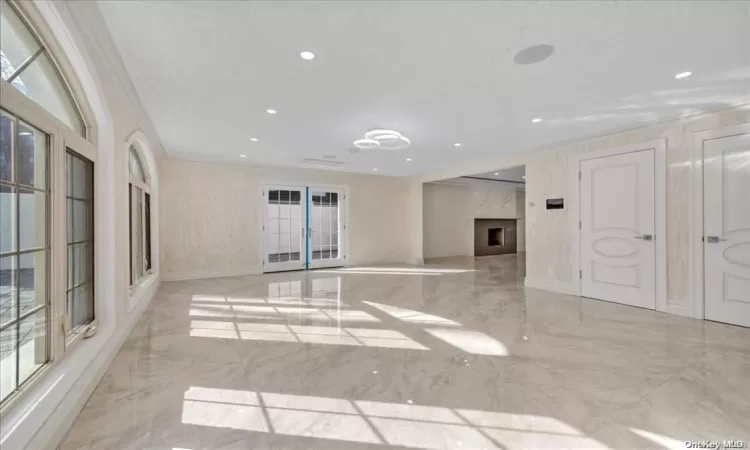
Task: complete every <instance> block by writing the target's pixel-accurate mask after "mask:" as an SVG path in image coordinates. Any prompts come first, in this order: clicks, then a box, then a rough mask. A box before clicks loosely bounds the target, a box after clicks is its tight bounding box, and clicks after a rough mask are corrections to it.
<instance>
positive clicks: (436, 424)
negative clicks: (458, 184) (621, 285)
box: [61, 255, 750, 450]
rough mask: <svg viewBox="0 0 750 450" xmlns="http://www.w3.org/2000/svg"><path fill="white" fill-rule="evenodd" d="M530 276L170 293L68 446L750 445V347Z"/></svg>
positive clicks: (478, 272) (363, 449) (509, 263)
mask: <svg viewBox="0 0 750 450" xmlns="http://www.w3.org/2000/svg"><path fill="white" fill-rule="evenodd" d="M521 258H522V256H516V255H508V256H492V257H484V258H477V259H473V258H456V259H449V260H441V261H437V262H435V263H433V264H429V265H427V266H425V267H407V266H404V267H398V266H388V267H367V268H347V269H337V270H332V271H331V270H327V271H317V272H310V273H286V274H268V275H263V276H256V277H238V278H225V279H217V280H201V281H189V282H179V283H165V284H164V285H163V286H162V289H161V291H160V292H159V294H158V296H157V298H155V299H154V301H153V303H152V304H151V305H150V306H149V309H148V310H147V311H146V313H145V314H144V316H143V317H142V319H141V320H140V321H139V323H138V324H137V325H136V327H135V329H134V330H133V332H132V334H131V336H130V337H129V338H128V340H127V342H126V343H125V345H124V346H123V348H122V349H121V351H120V352H119V354H118V355H117V357H116V358H115V360H114V361H113V363H112V365H111V367H110V368H109V370H108V371H107V373H106V374H105V376H104V378H103V379H102V381H101V383H100V384H99V386H98V387H97V388H96V391H95V392H94V394H93V395H92V396H91V398H90V399H89V401H88V403H87V404H86V406H85V407H84V409H83V411H82V412H81V414H80V415H79V417H78V418H77V419H76V422H75V424H74V426H73V428H72V429H71V430H70V432H69V434H68V436H67V438H66V440H65V441H64V443H63V444H62V446H61V448H62V449H64V450H68V449H134V450H135V449H153V450H173V449H186V450H197V449H236V450H239V449H284V450H292V449H294V450H308V449H317V450H324V449H325V450H370V449H372V450H375V449H382V450H386V449H389V448H392V449H396V448H398V449H402V450H404V449H426V450H443V449H445V450H457V449H477V450H478V449H521V448H532V449H536V448H549V449H563V448H576V449H579V448H587V449H606V448H658V449H663V448H685V447H684V445H685V444H684V441H687V440H703V439H713V440H730V439H735V440H742V439H744V440H748V439H750V431H749V428H748V427H747V423H750V389H747V386H748V384H747V383H748V377H749V376H750V330H748V329H744V328H738V327H731V326H726V325H722V324H716V323H711V322H703V321H697V320H692V319H687V318H682V317H676V316H668V315H665V314H661V313H656V312H652V311H646V310H642V309H637V308H630V307H626V306H620V305H615V304H611V303H606V302H599V301H595V300H588V299H581V298H577V297H571V296H565V295H558V294H552V293H548V292H543V291H536V290H533V289H524V288H523V286H522V277H523V273H522V272H523V271H522V267H523V261H522V259H521Z"/></svg>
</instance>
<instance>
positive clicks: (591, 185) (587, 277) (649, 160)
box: [580, 149, 664, 309]
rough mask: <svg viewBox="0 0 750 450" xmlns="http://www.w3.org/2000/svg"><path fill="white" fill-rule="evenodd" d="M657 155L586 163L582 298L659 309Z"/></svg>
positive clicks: (582, 195)
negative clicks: (657, 298)
mask: <svg viewBox="0 0 750 450" xmlns="http://www.w3.org/2000/svg"><path fill="white" fill-rule="evenodd" d="M654 156H655V152H654V150H653V149H651V150H642V151H635V152H630V153H623V154H617V155H612V156H606V157H602V158H594V159H587V160H582V161H581V163H580V164H581V165H580V199H581V202H580V214H581V216H580V219H581V222H580V229H581V233H580V236H581V237H580V245H581V252H580V255H581V274H580V278H581V295H582V296H584V297H591V298H596V299H600V300H608V301H612V302H617V303H622V304H625V305H631V306H638V307H641V308H648V309H656V289H657V285H656V246H655V239H664V236H655V229H656V223H655V195H654V194H655V190H654V189H655V175H654Z"/></svg>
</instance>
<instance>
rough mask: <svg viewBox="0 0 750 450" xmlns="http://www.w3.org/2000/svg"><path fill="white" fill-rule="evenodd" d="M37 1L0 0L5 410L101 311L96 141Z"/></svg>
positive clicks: (0, 359) (1, 407)
mask: <svg viewBox="0 0 750 450" xmlns="http://www.w3.org/2000/svg"><path fill="white" fill-rule="evenodd" d="M30 8H31V6H30V4H29V3H28V2H12V3H10V2H8V1H6V0H0V85H2V92H3V95H2V96H0V414H3V415H4V414H5V412H6V411H8V410H9V409H8V408H12V407H14V405H15V404H17V403H16V402H18V401H19V399H20V398H22V396H23V395H24V393H25V392H29V391H31V390H32V385H34V384H35V383H36V382H37V381H38V380H40V379H41V378H42V377H43V374H44V372H46V371H47V370H49V369H51V368H52V366H53V365H54V364H56V363H57V362H58V361H60V360H61V359H62V358H64V356H65V352H66V351H67V350H68V349H69V348H71V347H70V346H68V345H58V344H61V343H63V342H62V339H59V338H61V337H62V336H61V333H60V330H65V329H67V330H76V329H78V331H82V330H83V329H84V328H81V326H84V325H85V324H87V323H90V322H91V320H93V319H94V297H93V283H94V277H93V270H94V264H93V204H92V200H93V198H94V193H93V185H92V180H93V173H92V170H93V165H92V163H91V162H90V161H94V160H96V148H95V147H94V146H93V145H92V144H91V142H88V141H86V140H85V138H86V131H87V127H86V125H85V122H84V120H83V115H82V114H81V111H80V109H79V108H78V106H79V104H78V103H77V102H76V101H75V99H74V98H73V96H72V95H71V90H70V89H69V86H68V85H67V84H66V82H65V77H63V75H62V72H61V71H60V70H59V66H58V65H57V58H56V56H57V57H62V55H53V54H52V53H51V52H50V49H49V48H48V47H46V46H45V45H44V42H43V41H42V39H40V38H39V36H38V35H37V34H35V32H34V27H33V26H32V25H39V26H44V25H45V24H44V23H32V22H30V21H29V20H28V19H29V18H30V17H33V16H34V14H31V15H27V14H26V13H29V12H30ZM68 75H70V74H68ZM14 89H15V91H14ZM16 91H17V92H18V93H17V92H16ZM81 137H83V138H84V139H81ZM66 147H70V148H72V149H74V150H75V152H76V153H71V152H70V151H66ZM81 155H84V156H85V157H86V158H88V159H84V158H82V157H81ZM74 159H75V160H74ZM75 161H78V162H79V163H81V164H82V166H81V167H80V168H81V169H82V170H81V171H80V172H77V171H76V170H77V169H76V167H78V166H76V164H77V163H76V162H75ZM66 170H68V172H67V173H66ZM71 171H72V173H71ZM66 182H67V183H68V184H67V185H66V184H65V183H66ZM66 246H67V250H66ZM66 258H67V259H68V264H67V266H68V269H69V272H68V273H66V272H65V267H63V266H65V264H64V263H63V261H65V259H66ZM66 318H67V320H65V319H66ZM68 337H70V335H69V336H68ZM67 342H71V343H72V341H67ZM3 448H4V447H3Z"/></svg>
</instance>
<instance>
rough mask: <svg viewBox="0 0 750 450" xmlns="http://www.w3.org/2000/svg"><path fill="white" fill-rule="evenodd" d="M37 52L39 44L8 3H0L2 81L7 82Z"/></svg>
mask: <svg viewBox="0 0 750 450" xmlns="http://www.w3.org/2000/svg"><path fill="white" fill-rule="evenodd" d="M37 50H39V43H38V42H37V40H36V39H34V36H33V35H32V34H31V32H30V31H29V29H28V28H26V25H25V24H24V23H23V22H22V21H21V19H20V18H19V17H18V16H17V15H16V13H15V11H13V9H11V6H10V5H9V4H8V2H6V1H3V2H2V3H0V68H1V69H2V76H3V80H7V79H8V78H9V77H10V76H11V75H12V74H13V72H15V71H16V69H17V68H18V67H19V66H20V65H21V64H23V63H24V61H26V60H27V59H29V58H30V57H31V55H33V54H34V52H36V51H37ZM16 89H18V87H16ZM19 90H20V89H19Z"/></svg>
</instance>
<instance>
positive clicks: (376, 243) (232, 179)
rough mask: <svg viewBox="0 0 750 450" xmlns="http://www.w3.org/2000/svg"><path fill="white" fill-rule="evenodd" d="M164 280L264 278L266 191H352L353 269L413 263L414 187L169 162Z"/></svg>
mask: <svg viewBox="0 0 750 450" xmlns="http://www.w3.org/2000/svg"><path fill="white" fill-rule="evenodd" d="M160 175H161V180H162V184H161V191H162V205H163V207H162V209H161V226H162V230H163V233H162V236H163V237H162V259H161V266H162V274H163V277H164V278H165V279H169V280H177V279H192V278H204V277H219V276H231V275H243V274H257V273H261V271H262V266H261V261H262V234H261V224H262V215H261V211H262V209H261V208H262V207H263V205H264V202H263V199H262V197H261V190H262V186H263V185H264V184H285V183H288V184H292V185H305V184H309V185H319V186H324V185H331V186H334V185H335V186H346V187H348V197H347V200H346V201H347V211H348V213H347V214H348V229H347V231H348V250H347V255H348V263H349V265H358V264H380V263H396V262H407V261H409V260H410V256H411V252H410V240H411V237H410V225H409V222H410V219H409V218H408V214H410V212H411V210H410V208H409V207H408V201H409V199H408V195H409V189H410V187H411V186H410V183H409V182H408V180H406V179H403V178H392V177H381V176H370V175H359V174H356V175H355V174H345V173H338V172H329V171H319V170H306V169H284V168H267V167H253V166H249V165H222V164H209V163H197V162H186V161H174V160H164V161H163V163H162V171H161V174H160Z"/></svg>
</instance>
